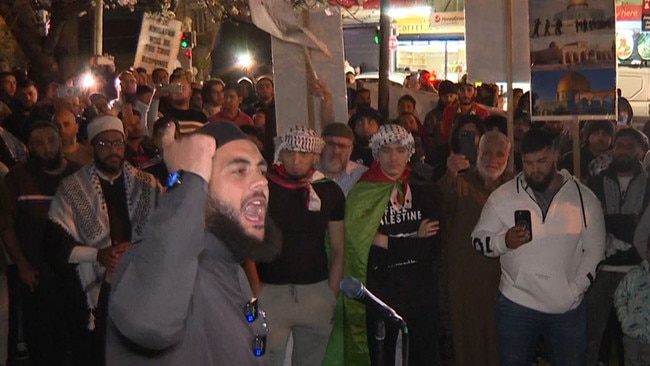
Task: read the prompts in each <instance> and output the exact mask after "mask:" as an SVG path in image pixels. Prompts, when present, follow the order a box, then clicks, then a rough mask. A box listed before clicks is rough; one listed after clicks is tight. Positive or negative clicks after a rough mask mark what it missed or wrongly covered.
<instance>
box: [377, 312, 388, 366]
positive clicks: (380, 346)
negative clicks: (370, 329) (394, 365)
mask: <svg viewBox="0 0 650 366" xmlns="http://www.w3.org/2000/svg"><path fill="white" fill-rule="evenodd" d="M384 339H386V324H385V323H384V321H383V320H381V319H380V320H377V323H375V342H376V345H377V354H376V356H377V366H384Z"/></svg>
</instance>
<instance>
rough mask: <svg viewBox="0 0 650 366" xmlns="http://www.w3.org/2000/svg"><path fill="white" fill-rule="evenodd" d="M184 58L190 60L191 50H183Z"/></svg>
mask: <svg viewBox="0 0 650 366" xmlns="http://www.w3.org/2000/svg"><path fill="white" fill-rule="evenodd" d="M185 57H187V58H188V59H190V58H192V50H191V49H187V50H185Z"/></svg>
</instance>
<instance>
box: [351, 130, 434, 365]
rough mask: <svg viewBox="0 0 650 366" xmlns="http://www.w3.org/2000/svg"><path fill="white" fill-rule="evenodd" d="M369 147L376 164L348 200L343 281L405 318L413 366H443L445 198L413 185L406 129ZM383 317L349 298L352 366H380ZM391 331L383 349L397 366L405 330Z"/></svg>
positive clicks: (423, 184)
mask: <svg viewBox="0 0 650 366" xmlns="http://www.w3.org/2000/svg"><path fill="white" fill-rule="evenodd" d="M370 148H371V150H372V155H373V157H374V159H375V161H374V162H373V163H372V165H371V166H370V169H369V170H368V171H367V172H365V173H364V174H363V175H362V176H361V179H360V180H359V182H358V183H357V184H356V185H355V186H354V187H353V188H352V190H351V191H350V193H349V194H348V198H347V204H346V207H345V228H346V231H345V275H346V276H352V277H355V278H358V279H359V280H360V281H361V282H363V283H365V284H366V286H367V288H368V290H370V291H371V292H373V293H374V294H375V295H377V297H379V298H380V299H382V300H383V301H384V302H385V303H386V304H388V305H389V306H391V307H392V308H393V309H395V310H396V311H397V312H398V314H400V315H401V316H402V317H403V318H404V320H405V321H406V324H407V325H408V329H409V334H410V338H409V342H410V348H409V351H410V353H409V363H410V364H411V365H439V364H441V363H440V352H439V345H440V339H439V336H440V330H439V328H440V319H439V318H440V316H441V315H440V314H439V309H440V305H439V300H438V297H439V285H438V284H439V283H440V282H442V281H441V278H444V277H443V274H444V272H442V271H443V270H444V266H443V265H442V263H441V257H440V251H441V247H442V243H441V240H440V236H439V235H438V230H439V229H440V224H439V221H440V220H441V218H442V199H441V198H442V197H441V195H440V193H439V191H438V189H437V188H436V187H435V185H434V184H433V182H431V181H424V180H422V179H414V178H415V176H414V175H415V174H412V173H411V169H410V167H409V165H408V162H409V159H410V158H411V156H412V155H413V154H414V153H415V141H414V139H413V136H412V135H411V134H410V133H409V132H408V131H406V129H404V128H403V127H401V126H398V125H384V126H381V127H379V130H378V131H377V132H376V133H375V134H374V135H372V137H371V138H370ZM383 319H384V317H383V316H382V315H381V314H380V313H379V312H378V311H376V310H373V309H370V308H369V309H368V311H367V312H366V307H365V306H364V305H363V304H361V303H358V302H354V301H351V300H347V299H346V301H345V321H346V324H345V326H344V332H346V334H345V358H346V362H347V363H349V364H353V365H370V364H371V361H372V364H376V363H377V362H378V358H379V357H378V355H379V348H378V346H377V344H376V341H375V339H376V338H375V337H376V334H375V332H376V329H377V322H379V321H381V320H383ZM385 325H386V328H385V330H386V332H385V341H384V348H383V349H382V350H381V351H382V352H383V355H384V360H385V361H386V364H387V365H393V364H394V363H393V362H392V361H393V360H395V349H396V347H395V343H396V341H397V336H398V333H399V331H400V328H399V326H397V325H396V324H395V323H392V322H386V324H385ZM369 355H370V357H368V356H369Z"/></svg>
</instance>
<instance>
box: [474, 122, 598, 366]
mask: <svg viewBox="0 0 650 366" xmlns="http://www.w3.org/2000/svg"><path fill="white" fill-rule="evenodd" d="M557 157H558V153H557V151H556V150H555V148H554V146H553V137H552V136H551V135H550V134H549V133H548V132H545V131H543V130H537V129H534V130H530V131H528V132H527V133H526V135H525V136H524V138H523V141H522V160H523V167H524V171H523V173H521V174H519V175H517V176H516V177H515V178H514V179H513V180H511V181H509V182H508V183H505V184H504V185H502V186H501V187H499V188H498V189H497V190H496V191H494V192H493V193H492V194H491V195H490V197H489V198H488V201H487V203H486V204H485V207H484V208H483V211H482V212H481V217H480V219H479V221H478V223H477V224H476V227H475V228H474V232H473V233H472V245H473V246H474V249H475V250H477V251H479V252H481V253H483V254H484V255H485V256H488V257H500V263H501V272H502V275H501V281H500V283H499V292H498V293H497V304H496V322H497V336H498V339H499V341H498V342H499V351H500V353H501V364H502V365H504V366H508V365H525V364H530V363H532V361H533V357H534V355H535V352H534V351H535V344H536V342H537V339H538V338H539V336H540V335H543V336H544V339H545V341H546V343H547V345H548V347H549V348H550V353H551V354H552V355H553V356H552V357H553V359H552V360H551V361H552V363H553V364H555V365H575V366H582V365H583V364H584V362H585V352H586V347H587V334H586V333H587V332H586V328H587V324H586V323H587V319H586V309H585V305H584V303H583V301H582V299H583V296H584V293H585V292H586V291H587V288H589V286H590V285H591V283H592V282H593V280H594V278H595V276H596V266H597V265H598V263H599V262H600V261H601V260H602V259H603V258H604V252H605V221H604V219H603V210H602V208H601V205H600V202H599V201H598V198H596V196H595V195H594V194H593V193H592V192H591V191H590V190H589V189H588V188H587V187H585V186H584V185H583V184H581V183H580V182H579V181H578V179H576V178H574V177H573V176H571V175H570V174H569V173H567V172H566V171H561V172H558V171H557ZM519 210H522V211H527V213H528V214H529V218H528V219H527V220H526V219H524V220H521V221H520V220H517V222H515V216H516V214H515V211H519ZM517 216H524V217H525V215H517ZM477 280H480V279H477Z"/></svg>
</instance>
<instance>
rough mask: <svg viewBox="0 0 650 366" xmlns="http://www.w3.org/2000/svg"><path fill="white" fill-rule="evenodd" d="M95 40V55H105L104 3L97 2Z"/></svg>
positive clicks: (100, 0) (98, 0)
mask: <svg viewBox="0 0 650 366" xmlns="http://www.w3.org/2000/svg"><path fill="white" fill-rule="evenodd" d="M93 36H94V38H95V42H94V46H93V52H94V53H95V55H100V56H101V55H102V54H103V53H104V1H103V0H95V29H94V32H93Z"/></svg>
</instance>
